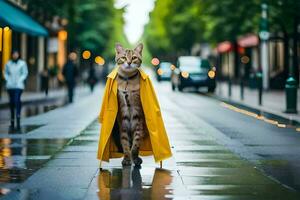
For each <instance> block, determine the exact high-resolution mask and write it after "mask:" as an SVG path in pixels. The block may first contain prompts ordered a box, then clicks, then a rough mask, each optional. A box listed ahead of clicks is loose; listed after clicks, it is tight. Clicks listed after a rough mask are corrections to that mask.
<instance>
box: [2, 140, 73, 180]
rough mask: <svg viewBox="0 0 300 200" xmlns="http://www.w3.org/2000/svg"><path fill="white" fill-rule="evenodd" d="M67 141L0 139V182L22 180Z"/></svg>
mask: <svg viewBox="0 0 300 200" xmlns="http://www.w3.org/2000/svg"><path fill="white" fill-rule="evenodd" d="M67 142H68V140H67V139H11V138H2V139H0V183H19V182H23V181H24V180H26V179H27V178H28V177H29V176H30V175H32V174H33V173H34V172H35V171H36V170H38V169H39V168H41V167H42V166H43V165H44V164H45V163H46V162H47V161H48V160H49V159H50V158H51V156H52V155H54V154H55V153H56V152H58V151H59V150H61V149H62V148H63V147H64V145H66V144H67Z"/></svg>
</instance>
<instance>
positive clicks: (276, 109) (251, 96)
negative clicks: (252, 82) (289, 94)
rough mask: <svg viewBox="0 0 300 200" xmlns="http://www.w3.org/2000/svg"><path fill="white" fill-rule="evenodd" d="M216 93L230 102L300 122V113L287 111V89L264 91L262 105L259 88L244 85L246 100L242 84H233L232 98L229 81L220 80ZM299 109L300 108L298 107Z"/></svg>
mask: <svg viewBox="0 0 300 200" xmlns="http://www.w3.org/2000/svg"><path fill="white" fill-rule="evenodd" d="M215 95H216V96H217V97H219V98H221V99H224V100H227V101H229V102H233V103H237V104H241V105H244V106H246V107H251V108H255V109H257V110H260V111H262V112H267V113H271V114H274V115H278V116H281V117H283V118H286V119H288V120H295V121H298V122H300V114H299V113H298V114H287V113H285V112H284V111H285V109H286V101H285V98H286V97H285V91H284V90H282V91H278V90H269V91H263V96H262V105H261V106H260V105H259V104H258V90H257V89H250V88H248V87H244V100H241V96H240V86H239V85H232V94H231V98H229V96H228V83H227V82H218V83H217V88H216V92H215ZM297 100H298V105H300V90H298V99H297ZM298 109H299V108H298Z"/></svg>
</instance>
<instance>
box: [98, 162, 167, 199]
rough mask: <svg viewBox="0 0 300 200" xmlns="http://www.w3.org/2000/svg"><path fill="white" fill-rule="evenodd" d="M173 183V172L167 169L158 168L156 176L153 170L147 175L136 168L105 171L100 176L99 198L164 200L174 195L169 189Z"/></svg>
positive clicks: (155, 171)
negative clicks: (167, 196)
mask: <svg viewBox="0 0 300 200" xmlns="http://www.w3.org/2000/svg"><path fill="white" fill-rule="evenodd" d="M141 171H142V172H144V174H143V176H142V175H141ZM151 177H153V178H152V180H151ZM171 182H172V175H171V171H169V170H165V169H159V168H156V169H155V170H154V175H153V172H152V171H151V170H149V171H148V174H147V173H146V170H141V169H139V168H136V167H133V168H131V167H124V168H114V169H111V170H103V171H100V172H99V175H98V187H99V191H98V196H99V199H124V200H131V199H164V198H165V196H166V195H170V194H171V193H172V191H171V189H170V188H168V186H170V184H171Z"/></svg>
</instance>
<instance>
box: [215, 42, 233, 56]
mask: <svg viewBox="0 0 300 200" xmlns="http://www.w3.org/2000/svg"><path fill="white" fill-rule="evenodd" d="M232 49H233V45H232V44H231V42H229V41H224V42H221V43H219V44H218V46H217V51H218V52H219V53H225V52H228V51H231V50H232Z"/></svg>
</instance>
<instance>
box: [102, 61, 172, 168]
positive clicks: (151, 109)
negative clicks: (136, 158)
mask: <svg viewBox="0 0 300 200" xmlns="http://www.w3.org/2000/svg"><path fill="white" fill-rule="evenodd" d="M117 72H118V67H116V68H115V69H114V70H113V71H112V72H111V73H110V74H109V75H108V76H107V77H108V79H107V82H106V86H105V90H104V96H103V100H102V107H101V112H100V115H99V118H98V120H99V122H100V123H101V124H102V126H101V133H100V139H99V144H98V155H97V158H98V159H99V160H102V161H109V159H110V158H119V157H122V156H123V153H121V152H119V151H118V147H117V145H116V144H115V142H114V139H113V138H112V131H113V128H114V124H115V123H116V117H117V113H118V99H117V90H118V84H117V81H116V76H117ZM139 72H140V75H141V79H140V98H141V102H142V106H143V110H144V114H145V119H146V125H147V128H148V132H149V136H146V137H145V138H144V140H143V143H142V144H141V147H140V155H142V156H148V155H153V156H154V160H155V162H159V161H162V160H164V159H167V158H169V157H171V156H172V153H171V149H170V144H169V140H168V136H167V133H166V130H165V127H164V123H163V120H162V116H161V112H160V107H159V103H158V101H157V98H156V95H155V92H154V89H153V86H152V83H151V81H150V79H149V77H148V75H147V74H146V73H145V72H143V70H141V69H139Z"/></svg>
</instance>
